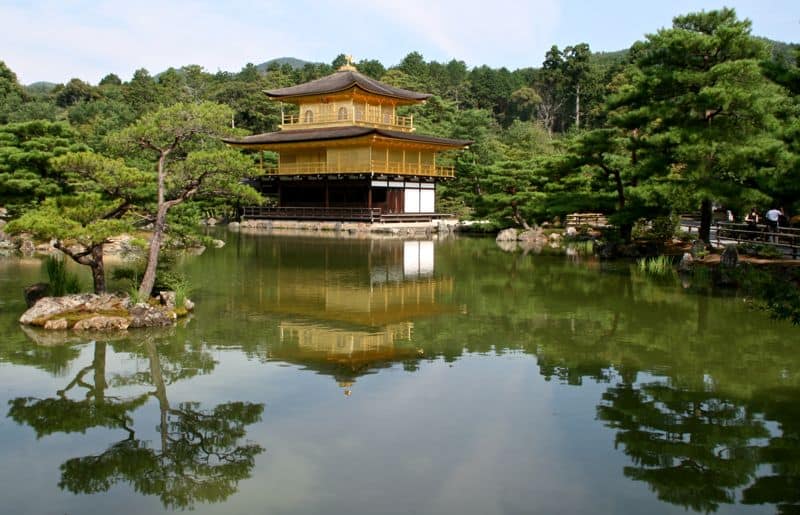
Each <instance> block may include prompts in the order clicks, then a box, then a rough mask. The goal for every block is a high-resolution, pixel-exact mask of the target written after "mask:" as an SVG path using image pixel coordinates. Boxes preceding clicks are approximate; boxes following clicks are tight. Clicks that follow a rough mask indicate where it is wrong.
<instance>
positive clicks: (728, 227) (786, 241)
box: [716, 222, 800, 259]
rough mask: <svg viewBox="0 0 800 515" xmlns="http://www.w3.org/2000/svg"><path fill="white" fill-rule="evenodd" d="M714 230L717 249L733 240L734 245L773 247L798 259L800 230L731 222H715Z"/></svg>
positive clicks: (799, 253)
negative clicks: (725, 241) (748, 244)
mask: <svg viewBox="0 0 800 515" xmlns="http://www.w3.org/2000/svg"><path fill="white" fill-rule="evenodd" d="M716 228H717V234H716V236H717V238H716V239H717V246H718V247H721V246H722V244H723V243H724V242H723V240H733V241H735V242H736V243H758V244H761V245H768V246H770V247H775V248H776V249H778V250H780V251H781V252H783V253H784V254H786V255H790V256H791V257H792V258H793V259H797V258H798V257H800V229H794V228H791V227H777V228H772V227H770V226H768V225H762V224H747V223H744V224H740V223H731V222H717V224H716Z"/></svg>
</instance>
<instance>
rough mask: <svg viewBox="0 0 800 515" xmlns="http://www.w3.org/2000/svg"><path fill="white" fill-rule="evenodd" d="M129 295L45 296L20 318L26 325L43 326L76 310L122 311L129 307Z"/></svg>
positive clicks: (82, 294) (84, 294) (83, 294)
mask: <svg viewBox="0 0 800 515" xmlns="http://www.w3.org/2000/svg"><path fill="white" fill-rule="evenodd" d="M129 303H130V301H129V300H128V298H127V297H118V296H116V295H110V294H102V295H96V294H94V293H80V294H75V295H65V296H63V297H43V298H41V299H39V300H38V301H37V302H36V304H34V305H33V307H31V308H29V309H28V310H27V311H26V312H25V313H23V314H22V316H21V317H20V318H19V322H20V323H21V324H25V325H38V326H43V325H44V324H45V322H47V321H48V320H50V319H53V318H59V317H60V315H64V314H66V313H71V312H75V311H85V312H109V311H113V312H120V311H125V310H126V309H127V308H128V305H129Z"/></svg>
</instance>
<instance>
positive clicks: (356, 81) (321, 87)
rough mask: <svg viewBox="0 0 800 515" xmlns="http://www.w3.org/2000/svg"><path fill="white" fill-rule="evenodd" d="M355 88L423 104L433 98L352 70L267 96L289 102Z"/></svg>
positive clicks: (276, 91) (338, 72)
mask: <svg viewBox="0 0 800 515" xmlns="http://www.w3.org/2000/svg"><path fill="white" fill-rule="evenodd" d="M353 87H357V88H360V89H362V90H364V91H367V92H369V93H372V94H374V95H380V96H384V97H391V98H396V99H400V100H406V101H408V100H412V101H417V102H422V101H424V100H427V99H428V98H430V97H431V96H432V95H430V94H428V93H417V92H416V91H410V90H407V89H402V88H397V87H394V86H390V85H389V84H384V83H383V82H380V81H377V80H375V79H373V78H370V77H367V76H366V75H363V74H361V73H359V72H357V71H355V70H351V69H341V70H339V71H337V72H334V73H332V74H331V75H327V76H325V77H322V78H321V79H317V80H312V81H311V82H306V83H304V84H299V85H297V86H290V87H288V88H279V89H271V90H267V91H266V94H267V96H269V97H270V98H274V99H276V100H287V101H288V100H290V99H294V98H298V97H306V96H312V95H325V94H330V93H337V92H340V91H347V90H348V89H350V88H353Z"/></svg>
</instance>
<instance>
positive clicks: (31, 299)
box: [24, 283, 50, 308]
mask: <svg viewBox="0 0 800 515" xmlns="http://www.w3.org/2000/svg"><path fill="white" fill-rule="evenodd" d="M49 291H50V285H49V284H47V283H36V284H32V285H30V286H28V287H27V288H25V290H24V292H25V304H27V305H28V307H29V308H31V307H33V305H34V304H36V302H38V301H39V299H43V298H44V297H46V296H47V293H48V292H49Z"/></svg>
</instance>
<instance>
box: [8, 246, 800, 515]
mask: <svg viewBox="0 0 800 515" xmlns="http://www.w3.org/2000/svg"><path fill="white" fill-rule="evenodd" d="M217 236H219V237H221V238H223V239H225V240H226V241H227V245H226V246H225V247H224V248H222V249H209V250H208V251H206V252H205V253H204V254H203V255H201V256H196V257H187V258H184V259H183V260H181V261H180V262H179V264H178V266H179V268H180V269H181V270H182V271H183V272H184V273H186V274H187V276H188V277H189V278H190V281H191V283H192V284H193V285H194V287H195V291H194V292H193V294H192V297H193V299H194V300H195V301H196V302H197V310H196V312H195V313H194V315H193V316H192V317H191V319H190V320H188V321H187V323H185V324H183V325H181V326H179V327H176V328H174V329H170V330H162V331H141V332H140V331H133V330H132V331H130V332H129V333H128V334H127V335H114V336H79V335H75V334H70V335H68V336H67V337H66V338H65V336H63V335H55V336H54V335H52V334H43V333H41V332H36V331H30V330H27V331H26V330H23V329H21V328H20V327H19V325H18V324H17V322H16V319H17V318H18V316H19V314H20V313H21V312H22V311H23V310H24V304H23V301H22V295H21V289H22V287H23V286H24V285H27V284H31V283H33V282H36V281H39V280H42V278H43V275H42V272H41V267H40V263H39V261H37V260H33V259H12V258H7V259H4V260H2V261H0V291H2V295H0V327H2V329H3V338H2V340H0V402H2V406H4V407H5V409H6V411H5V412H4V413H3V415H4V416H2V417H0V455H2V456H3V465H4V466H3V467H2V468H0V485H1V486H0V495H1V496H2V510H0V511H3V512H4V513H37V514H84V513H111V512H113V513H115V514H116V515H124V514H139V513H158V512H172V511H180V510H185V509H193V510H194V511H195V512H196V513H224V514H227V515H230V514H238V513H281V514H284V513H285V514H296V513H326V514H377V513H381V514H384V513H437V514H451V513H452V514H473V513H474V514H495V513H508V514H516V513H548V514H549V513H565V514H582V513H586V514H589V513H592V514H595V513H631V514H641V513H648V514H650V515H654V514H662V513H686V512H687V511H689V512H703V513H705V512H718V513H790V512H792V513H794V512H796V511H797V510H798V509H800V352H798V349H797V346H798V345H799V344H800V338H798V335H800V333H798V329H797V328H794V327H792V326H791V325H790V324H788V323H786V322H778V321H773V320H771V319H770V318H769V316H768V315H767V314H765V313H764V312H761V311H758V310H754V309H753V308H752V307H751V306H750V304H749V303H747V302H744V301H743V299H742V298H739V297H737V296H735V295H720V294H718V293H714V292H709V291H707V289H705V288H703V287H698V286H696V285H688V284H681V283H680V282H679V281H654V280H652V279H649V278H648V277H646V276H643V275H642V274H641V273H639V272H638V270H636V269H635V267H633V266H629V265H625V264H614V265H606V264H602V263H599V262H597V261H594V260H592V259H590V258H585V257H583V258H582V257H580V256H574V255H573V256H572V257H566V256H553V255H550V256H548V255H524V254H521V253H518V254H507V253H504V252H502V251H501V250H500V249H498V248H497V246H496V245H495V243H494V241H491V240H485V239H466V238H458V239H446V240H442V241H398V240H369V239H335V238H326V237H316V238H311V237H297V236H276V235H272V236H270V235H254V234H240V233H235V232H225V231H222V232H220V233H219V234H218V235H217ZM65 339H66V341H65Z"/></svg>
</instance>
